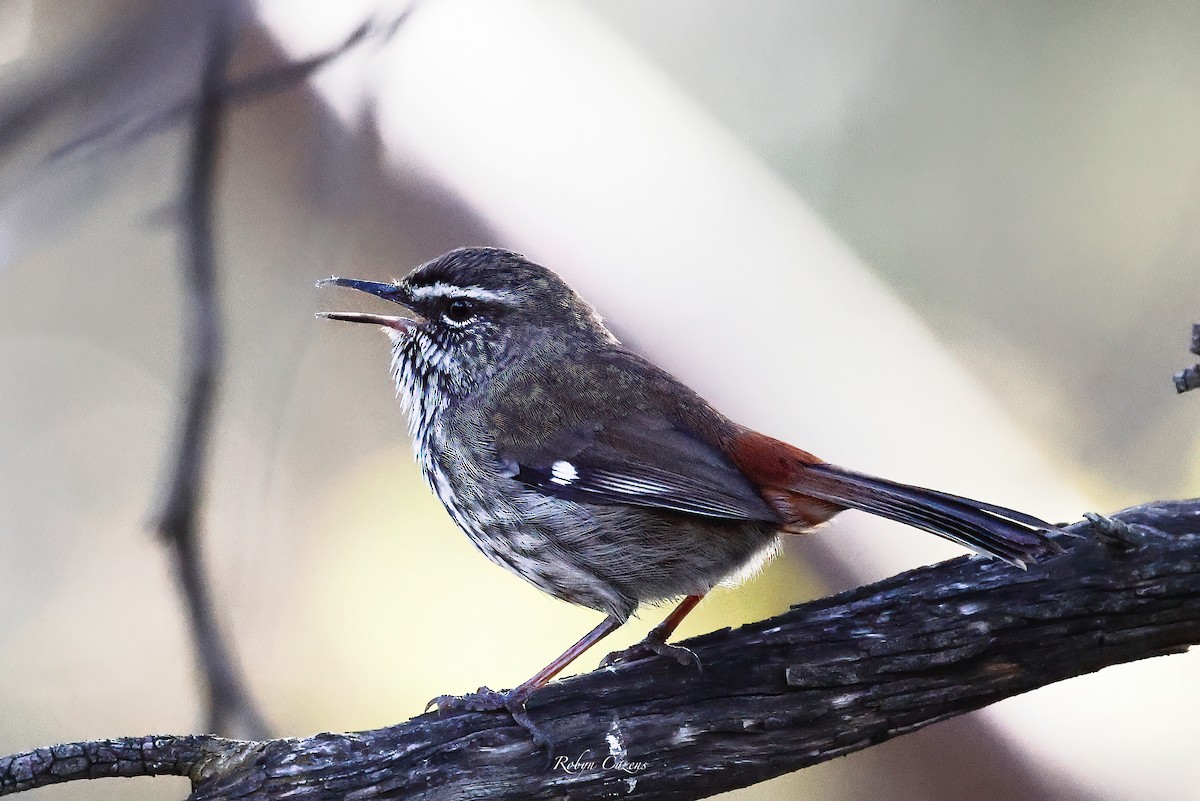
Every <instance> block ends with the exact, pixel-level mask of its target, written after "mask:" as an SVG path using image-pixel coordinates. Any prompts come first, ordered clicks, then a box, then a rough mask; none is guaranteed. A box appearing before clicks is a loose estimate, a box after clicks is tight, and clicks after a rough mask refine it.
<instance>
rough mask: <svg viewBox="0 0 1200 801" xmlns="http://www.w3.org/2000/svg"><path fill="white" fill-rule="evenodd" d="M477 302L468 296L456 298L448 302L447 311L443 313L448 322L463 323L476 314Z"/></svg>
mask: <svg viewBox="0 0 1200 801" xmlns="http://www.w3.org/2000/svg"><path fill="white" fill-rule="evenodd" d="M475 312H476V309H475V304H474V303H472V302H471V301H469V300H467V299H466V298H455V299H454V300H452V301H450V302H449V303H448V304H446V311H444V312H443V313H442V317H444V318H445V320H446V322H448V323H456V324H458V325H461V324H463V323H465V322H467V321H468V320H470V319H471V318H472V317H474V316H475Z"/></svg>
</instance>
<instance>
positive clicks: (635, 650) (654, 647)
mask: <svg viewBox="0 0 1200 801" xmlns="http://www.w3.org/2000/svg"><path fill="white" fill-rule="evenodd" d="M703 597H704V596H703V595H689V596H687V597H686V598H684V599H683V600H682V601H680V602H679V606H677V607H675V608H674V609H673V610H671V614H669V615H667V617H666V619H665V620H663V622H662V623H659V624H658V625H657V626H655V627H654V628H652V629H650V633H649V634H647V635H646V639H644V640H642V641H641V642H639V643H637V644H636V645H633V646H630V647H629V648H626V649H625V650H624V651H614V652H613V653H611V654H609V655H608V656H606V657H604V659H603V660H601V662H600V667H608V666H610V665H618V664H621V663H622V662H633V661H635V660H638V659H645V658H646V657H648V656H653V655H654V654H658V655H659V656H669V657H671V658H672V659H674V660H675V661H677V662H678V663H679V664H681V665H695V666H696V669H697V670H703V668H702V667H701V665H700V658H699V657H697V656H696V654H695V653H694V652H693V651H692V650H691V649H690V648H684V647H683V646H682V645H671V644H669V643H668V642H667V638H668V637H670V636H671V635H672V634H673V633H674V632H675V629H676V628H678V627H679V624H680V623H682V622H683V619H684V618H685V617H687V615H688V612H691V611H692V610H693V609H695V608H696V604H698V603H700V600H701V599H702V598H703Z"/></svg>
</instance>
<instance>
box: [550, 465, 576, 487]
mask: <svg viewBox="0 0 1200 801" xmlns="http://www.w3.org/2000/svg"><path fill="white" fill-rule="evenodd" d="M577 478H579V471H578V470H576V469H575V465H573V464H571V463H570V462H564V461H563V460H562V459H559V460H558V461H557V462H555V463H554V464H552V465H550V483H551V484H561V485H562V486H564V487H565V486H566V485H568V484H570V483H571V482H572V481H574V480H575V479H577Z"/></svg>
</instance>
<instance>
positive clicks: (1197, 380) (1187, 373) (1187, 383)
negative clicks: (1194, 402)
mask: <svg viewBox="0 0 1200 801" xmlns="http://www.w3.org/2000/svg"><path fill="white" fill-rule="evenodd" d="M1188 350H1190V351H1191V352H1192V353H1194V354H1196V355H1197V356H1200V323H1196V324H1195V325H1193V326H1192V344H1191V347H1190V348H1188ZM1172 378H1173V379H1174V380H1175V391H1176V392H1188V391H1190V390H1193V389H1196V388H1197V387H1200V364H1194V365H1192V366H1191V367H1188V368H1185V369H1183V370H1180V371H1179V372H1178V373H1176V374H1175V375H1174V376H1172Z"/></svg>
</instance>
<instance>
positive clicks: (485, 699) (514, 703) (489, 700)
mask: <svg viewBox="0 0 1200 801" xmlns="http://www.w3.org/2000/svg"><path fill="white" fill-rule="evenodd" d="M527 698H528V696H527V695H524V694H518V693H517V691H516V690H509V691H508V692H500V691H498V690H493V689H491V688H490V687H480V688H479V689H478V690H476V691H475V692H473V693H467V694H466V695H439V696H437V697H436V698H434V699H432V700H430V702H429V703H428V704H426V705H425V711H426V712H428V711H429V710H430V708H432V707H434V706H437V710H438V717H448V716H453V715H461V714H463V713H464V712H496V711H499V710H501V709H504V710H507V712H508V714H509V715H511V716H512V719H513V720H514V721H516V723H517V725H518V726H520V727H521V728H522V729H524V730H525V731H527V732H529V735H530V736H531V737H533V742H534V743H535V744H537V745H540V746H542V747H543V748H545V749H546V750H547V751H551V752H552V749H551V742H550V738H549V737H548V736H547V735H546V733H545V732H544V731H542V729H541V728H540V727H539V726H538V725H537V724H535V723H534V722H533V718H531V717H529V711H528V710H527V709H526V708H525V701H526V700H527Z"/></svg>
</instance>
